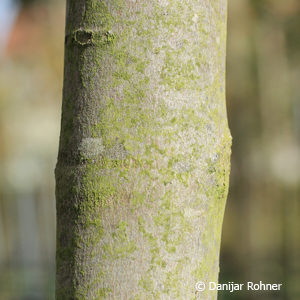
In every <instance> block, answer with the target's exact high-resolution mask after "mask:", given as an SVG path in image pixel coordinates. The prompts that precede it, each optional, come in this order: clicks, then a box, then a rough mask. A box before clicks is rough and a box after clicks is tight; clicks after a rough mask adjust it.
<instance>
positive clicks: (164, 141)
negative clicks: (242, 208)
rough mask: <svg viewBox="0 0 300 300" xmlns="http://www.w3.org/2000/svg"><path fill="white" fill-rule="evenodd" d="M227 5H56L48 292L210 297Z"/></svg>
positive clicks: (219, 0) (221, 188) (223, 151)
mask: <svg viewBox="0 0 300 300" xmlns="http://www.w3.org/2000/svg"><path fill="white" fill-rule="evenodd" d="M225 41H226V0H204V1H196V0H189V1H188V0H153V1H138V0H137V1H135V0H126V1H119V0H114V1H108V0H106V1H104V0H103V1H99V0H98V1H96V0H85V1H84V0H68V1H67V19H66V39H65V43H66V45H65V47H66V48H65V74H64V90H63V107H62V124H61V136H60V148H59V155H58V163H57V167H56V183H57V185H56V197H57V281H56V298H57V299H198V298H199V299H216V294H217V293H216V291H208V290H207V289H206V290H205V291H204V292H202V293H200V292H197V291H196V289H195V284H196V282H198V281H204V282H209V281H217V278H218V270H219V267H218V264H219V248H220V236H221V226H222V220H223V213H224V204H225V200H226V196H227V189H228V174H229V156H230V144H231V137H230V133H229V130H228V126H227V118H226V108H225V97H224V94H225V85H224V77H225Z"/></svg>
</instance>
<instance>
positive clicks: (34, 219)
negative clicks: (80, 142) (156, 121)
mask: <svg viewBox="0 0 300 300" xmlns="http://www.w3.org/2000/svg"><path fill="white" fill-rule="evenodd" d="M64 15H65V3H64V1H63V0H56V1H55V0H52V1H51V0H48V1H47V0H36V1H34V0H31V1H30V0H27V1H25V0H23V1H17V0H1V1H0V300H2V299H3V300H25V299H28V300H35V299H54V281H55V280H54V271H55V266H54V264H55V261H54V257H55V198H54V167H55V163H56V156H57V149H58V136H59V125H60V109H61V91H62V74H63V45H64ZM299 28H300V1H299V0H285V1H282V0H239V1H233V0H232V1H230V0H229V15H228V45H227V49H228V50H227V107H228V118H229V125H230V129H231V133H232V136H233V149H232V150H233V154H232V171H231V186H230V192H229V197H228V201H227V208H226V214H225V219H224V228H223V240H222V249H221V266H220V268H221V272H220V282H228V281H234V282H236V283H245V282H247V281H253V282H259V281H260V280H261V281H264V282H268V283H283V286H284V288H283V289H282V290H281V291H280V292H273V293H272V292H267V291H264V292H245V291H244V292H235V293H229V292H228V293H226V292H220V293H219V299H220V300H227V299H228V300H229V299H232V300H234V299H241V300H248V299H249V300H253V299H264V300H269V299H270V300H271V299H281V300H287V299H291V300H297V299H300V233H299V232H300V218H299V217H300V209H299V206H300V201H299V200H300V193H299V191H300V30H299Z"/></svg>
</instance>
